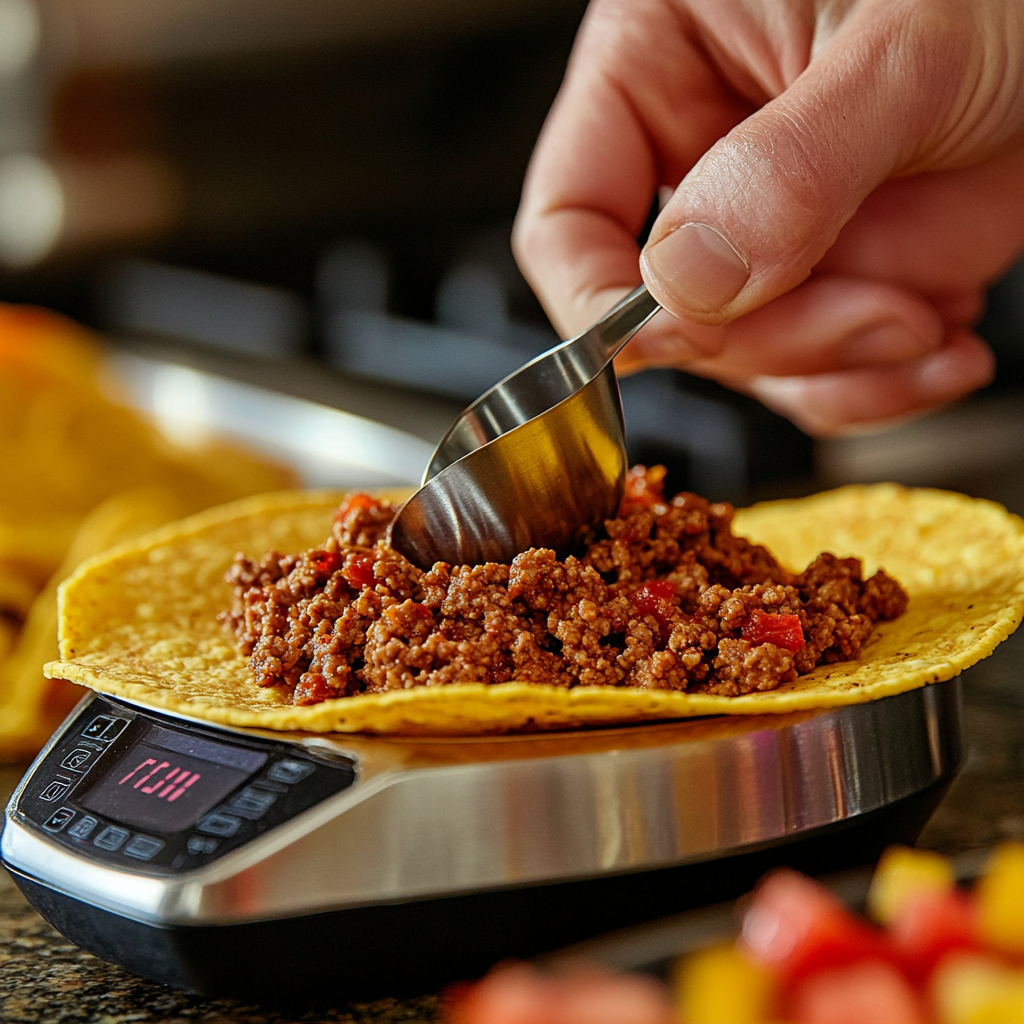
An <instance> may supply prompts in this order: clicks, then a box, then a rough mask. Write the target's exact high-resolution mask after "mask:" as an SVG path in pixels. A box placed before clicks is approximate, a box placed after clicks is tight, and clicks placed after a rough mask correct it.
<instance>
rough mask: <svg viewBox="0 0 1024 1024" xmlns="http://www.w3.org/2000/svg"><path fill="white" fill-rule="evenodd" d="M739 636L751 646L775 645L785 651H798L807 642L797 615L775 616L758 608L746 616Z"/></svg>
mask: <svg viewBox="0 0 1024 1024" xmlns="http://www.w3.org/2000/svg"><path fill="white" fill-rule="evenodd" d="M740 634H741V635H742V637H743V639H744V640H749V641H750V642H751V643H752V644H755V645H756V644H775V646H776V647H784V648H785V649H786V650H787V651H799V650H800V648H801V647H803V646H804V644H805V643H806V642H807V641H806V640H805V639H804V631H803V629H802V627H801V626H800V616H799V615H776V614H773V613H771V612H766V611H762V610H761V609H760V608H755V609H754V610H753V611H752V612H751V613H750V614H749V615H748V616H747V619H746V621H745V622H744V623H743V625H742V627H741V628H740Z"/></svg>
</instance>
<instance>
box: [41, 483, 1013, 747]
mask: <svg viewBox="0 0 1024 1024" xmlns="http://www.w3.org/2000/svg"><path fill="white" fill-rule="evenodd" d="M390 496H392V497H394V494H393V492H392V494H391V495H390ZM340 499H341V495H340V494H333V493H323V492H320V493H284V494H277V495H266V496H263V497H259V498H253V499H246V500H243V501H240V502H237V503H235V504H233V505H229V506H225V507H223V508H219V509H213V510H211V511H209V512H205V513H201V514H199V515H197V516H193V517H192V518H190V519H186V520H184V521H183V522H181V523H177V524H173V525H171V526H169V527H166V528H164V529H162V530H159V531H157V532H155V533H152V534H150V535H149V536H148V537H146V538H143V539H142V540H140V541H138V542H136V543H134V544H130V545H126V546H123V547H120V548H118V549H116V550H114V551H111V552H108V553H107V554H105V555H102V556H100V557H98V558H95V559H93V560H91V561H89V562H86V563H85V564H84V565H82V566H81V567H80V568H79V569H78V570H77V572H75V574H74V575H73V576H72V577H71V578H70V579H68V580H67V581H66V582H65V583H64V584H63V585H62V587H61V590H60V657H61V660H60V661H55V662H51V663H50V664H49V665H47V666H46V673H47V675H49V676H51V677H60V678H63V679H69V680H72V681H74V682H76V683H82V684H84V685H86V686H91V687H93V688H94V689H97V690H100V691H102V692H104V693H109V694H113V695H116V696H120V697H124V698H127V699H128V700H131V701H134V702H137V703H140V704H145V705H148V706H150V707H153V708H158V709H162V710H167V711H171V712H180V713H184V714H187V715H190V716H193V717H197V718H202V719H206V720H208V721H211V722H219V723H224V724H229V725H238V726H258V727H262V728H269V729H288V730H291V729H302V730H309V731H313V732H370V733H404V734H420V735H471V734H480V733H493V732H506V731H511V730H517V729H524V728H526V729H530V728H544V729H553V728H565V727H569V728H572V727H578V726H581V725H605V724H610V723H623V722H635V721H643V720H650V719H668V718H684V717H689V716H694V715H718V714H729V715H750V714H764V713H784V712H791V711H800V710H807V709H811V708H820V707H831V706H835V705H838V704H852V703H859V702H863V701H868V700H875V699H877V698H879V697H887V696H890V695H892V694H896V693H902V692H903V691H905V690H910V689H914V688H915V687H920V686H925V685H926V684H928V683H935V682H939V681H940V680H943V679H949V678H950V677H952V676H955V675H956V674H957V673H959V672H961V671H962V670H963V669H965V668H967V667H968V666H970V665H973V664H974V663H975V662H976V661H978V660H979V659H981V658H984V657H985V656H986V655H988V654H991V653H992V651H993V650H994V649H995V647H996V645H997V644H998V643H999V642H1000V641H1001V640H1004V639H1005V638H1006V637H1007V636H1009V634H1010V633H1011V632H1013V630H1014V629H1016V627H1017V625H1018V624H1019V623H1020V620H1021V615H1022V611H1024V521H1022V520H1020V519H1019V518H1018V517H1016V516H1013V515H1010V514H1009V513H1008V512H1007V511H1006V510H1005V509H1004V508H1002V507H1001V506H999V505H996V504H994V503H992V502H988V501H981V500H976V499H972V498H968V497H965V496H963V495H960V494H952V493H949V492H945V491H937V490H925V489H907V488H903V487H900V486H897V485H895V484H879V485H873V486H850V487H844V488H841V489H839V490H835V491H830V492H827V493H824V494H819V495H816V496H814V497H810V498H801V499H797V500H793V501H778V502H767V503H764V504H761V505H755V506H754V507H753V508H750V509H746V510H742V511H740V512H739V513H738V514H737V517H736V521H735V527H734V532H736V533H737V534H741V535H743V536H746V537H749V538H751V539H752V540H755V541H758V542H760V543H762V544H765V545H766V546H767V547H768V548H769V550H771V551H773V552H774V553H775V554H776V556H777V557H778V558H779V559H780V561H781V562H782V563H783V564H784V565H787V566H788V567H789V568H791V569H794V570H798V569H802V568H803V567H804V566H805V565H806V564H807V563H808V562H810V561H811V560H812V559H813V558H814V557H815V556H817V555H818V554H819V552H821V551H832V552H834V553H835V554H836V555H839V556H844V557H845V556H850V555H855V556H857V557H859V558H861V559H862V560H863V562H864V569H865V573H866V574H870V573H873V572H874V571H875V570H876V569H878V568H879V567H884V568H885V570H886V571H887V572H888V573H890V574H891V575H893V576H895V577H896V578H897V579H898V580H899V581H900V582H901V583H902V584H903V586H904V587H905V588H906V590H907V592H908V593H909V595H910V604H909V607H908V610H907V612H906V614H904V615H903V616H901V617H900V618H899V619H896V620H895V621H892V622H883V623H880V624H879V625H878V627H877V628H876V631H875V632H874V633H873V634H872V636H871V638H870V639H869V641H868V643H867V644H866V646H865V649H864V651H863V652H862V656H861V658H860V659H859V660H857V661H852V662H842V663H839V664H835V665H825V666H821V667H819V668H817V669H816V670H815V671H813V672H812V673H810V674H809V675H806V676H802V677H800V678H799V679H798V680H797V681H795V682H793V683H786V684H784V685H783V686H781V687H779V688H778V689H777V690H773V691H770V692H766V693H752V694H749V695H747V696H743V697H721V696H714V695H710V694H687V693H678V692H669V691H663V690H638V689H630V688H625V687H621V688H613V687H575V688H573V689H563V688H561V687H555V686H538V685H535V684H527V683H517V682H509V683H500V684H496V685H492V686H487V685H484V684H479V683H473V684H455V685H450V686H439V687H424V686H418V687H414V688H412V689H408V690H400V691H390V692H387V693H380V694H367V695H361V696H355V697H343V698H339V699H334V700H328V701H325V702H324V703H322V704H316V705H312V706H308V707H296V706H294V705H292V704H289V703H287V699H288V698H287V695H286V694H284V693H282V692H280V691H279V690H278V689H260V688H259V687H257V686H256V685H255V684H254V683H253V682H252V679H251V677H250V674H249V670H248V667H247V665H246V661H245V659H244V658H243V657H242V656H241V655H240V654H239V653H238V651H237V649H236V647H235V643H234V638H233V636H232V635H231V634H230V633H229V632H228V630H227V629H226V627H225V626H224V625H222V623H221V622H219V621H218V618H217V616H218V613H219V612H221V611H223V610H224V609H226V608H227V607H228V605H229V603H230V590H229V588H228V586H227V584H225V583H224V582H223V576H224V572H225V570H226V569H227V568H228V566H229V565H230V563H231V560H232V556H233V555H234V553H235V552H236V551H239V550H240V551H244V552H246V553H247V554H248V555H249V556H250V557H259V556H260V555H262V554H263V553H264V552H265V551H267V550H269V549H271V548H273V549H276V550H278V551H281V552H298V551H301V550H304V549H306V548H309V547H314V546H318V545H320V544H322V543H323V541H324V539H325V538H326V537H327V536H328V535H329V533H330V518H331V513H332V512H333V510H334V509H335V508H336V507H337V505H338V503H339V501H340Z"/></svg>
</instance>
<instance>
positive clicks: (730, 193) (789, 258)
mask: <svg viewBox="0 0 1024 1024" xmlns="http://www.w3.org/2000/svg"><path fill="white" fill-rule="evenodd" d="M871 6H873V7H875V8H876V9H875V11H874V14H875V18H874V19H864V18H861V19H858V20H859V22H860V26H859V27H855V26H853V25H848V26H846V27H845V29H844V30H841V34H840V35H838V36H836V37H834V38H833V39H832V40H831V41H830V42H829V43H828V44H827V45H826V46H825V47H824V48H823V49H822V50H821V51H820V52H819V53H817V54H816V56H815V57H814V59H813V61H812V62H811V63H810V65H808V67H807V68H806V69H805V70H804V71H803V73H802V74H801V75H800V76H799V77H798V78H797V79H796V80H795V81H794V82H793V84H792V85H791V86H789V88H787V89H786V90H785V91H784V92H783V93H781V94H780V95H779V96H778V97H777V98H776V99H774V100H772V101H771V102H769V103H767V104H766V105H765V106H764V107H762V108H761V109H760V110H758V111H757V112H756V113H754V114H753V115H751V116H750V117H749V118H747V119H746V120H745V121H743V122H742V123H741V124H739V125H738V126H737V127H736V128H734V129H733V130H732V131H731V132H730V133H729V134H728V135H727V136H725V137H724V138H722V139H720V140H719V141H718V142H717V143H716V144H715V145H714V146H713V147H712V148H711V149H710V150H708V151H707V153H705V154H704V156H703V157H702V158H701V159H700V161H699V162H698V163H697V164H696V165H695V166H694V167H693V169H692V170H691V171H690V173H689V174H688V175H687V176H686V177H685V178H684V179H683V181H682V183H681V184H680V185H679V187H678V188H677V189H676V191H675V193H674V195H673V196H672V197H671V199H670V200H669V201H668V203H667V204H666V205H665V208H664V209H663V210H662V212H661V214H660V216H659V217H658V220H657V221H656V222H655V225H654V228H653V230H652V231H651V235H650V240H649V241H648V244H647V246H646V247H645V249H644V252H643V254H642V256H641V271H642V273H643V276H644V280H645V281H646V282H647V284H648V286H649V288H650V290H651V292H652V293H653V294H654V296H655V297H656V298H657V299H658V301H659V302H661V304H662V305H664V306H665V307H666V308H667V309H668V310H669V311H670V312H672V313H675V314H676V315H677V316H680V317H683V318H685V319H689V320H692V321H696V322H698V323H708V324H714V323H721V322H723V321H726V320H731V319H733V318H735V317H737V316H740V315H741V314H743V313H747V312H749V311H751V310H752V309H756V308H757V307H758V306H761V305H764V304H765V303H766V302H768V301H770V300H771V299H773V298H776V297H777V296H779V295H781V294H783V293H784V292H787V291H789V290H790V289H792V288H794V287H795V286H796V285H798V284H799V283H800V282H801V281H803V280H804V279H805V278H806V277H807V276H808V275H809V274H810V272H811V269H812V267H813V266H814V265H815V264H816V263H817V262H818V261H819V260H820V259H821V257H822V256H823V255H824V254H825V252H826V251H827V250H828V249H829V248H830V247H831V245H832V244H833V242H834V241H835V239H836V236H837V235H838V234H839V231H840V229H841V228H842V227H843V225H844V224H845V223H846V222H847V221H848V220H849V219H850V218H851V217H852V216H853V214H854V213H855V212H856V210H857V208H858V207H859V206H860V204H861V203H862V202H863V200H864V199H865V198H866V197H867V196H868V195H869V194H870V193H871V192H872V191H873V190H874V189H875V188H876V186H878V185H879V184H880V183H881V182H882V181H884V180H885V179H886V178H888V177H890V176H891V175H892V174H893V173H895V172H897V171H899V170H901V169H905V168H908V167H912V166H913V164H914V163H915V161H918V160H919V157H918V153H919V152H920V151H921V150H922V149H923V148H924V146H925V144H926V140H925V138H924V136H925V135H926V134H928V133H929V132H930V131H932V130H933V128H934V126H935V125H936V121H937V120H941V119H942V112H943V106H944V104H948V105H951V104H952V96H951V94H950V88H951V86H950V82H951V81H952V82H953V83H955V82H956V80H957V78H958V76H957V75H956V73H955V71H954V70H953V69H952V68H951V67H950V64H949V63H943V62H937V61H934V60H930V61H926V60H923V59H919V58H920V53H919V52H918V50H917V47H919V46H920V47H929V46H934V44H935V40H934V39H932V38H927V37H926V38H924V39H918V40H916V41H915V40H914V39H913V38H912V37H913V32H910V31H908V30H907V26H905V25H904V26H893V24H892V18H891V17H890V18H889V19H885V20H888V21H889V23H888V24H886V23H885V20H883V19H881V17H879V12H878V11H877V5H871ZM894 6H895V7H896V8H899V7H901V6H902V5H894ZM890 10H891V9H890ZM864 13H869V12H864ZM896 28H898V29H900V31H898V32H896V33H895V38H898V39H901V41H902V46H901V50H900V53H894V52H893V47H892V39H893V38H894V36H893V33H894V29H896ZM962 31H963V30H962V29H961V32H962ZM963 34H964V35H967V33H963ZM908 35H909V36H911V39H910V40H909V42H908ZM925 35H927V33H925ZM946 42H947V45H946V46H945V47H944V49H945V50H947V51H948V50H949V49H950V48H951V47H950V46H949V45H948V43H949V41H948V40H947V41H946ZM908 48H909V52H907V51H908ZM954 63H955V62H954ZM935 67H938V68H939V71H940V72H941V73H940V74H936V72H935V71H934V70H932V69H934V68H935ZM932 79H934V81H933V80H932ZM943 94H945V96H943ZM937 112H938V116H937ZM913 169H917V168H916V167H915V168H913Z"/></svg>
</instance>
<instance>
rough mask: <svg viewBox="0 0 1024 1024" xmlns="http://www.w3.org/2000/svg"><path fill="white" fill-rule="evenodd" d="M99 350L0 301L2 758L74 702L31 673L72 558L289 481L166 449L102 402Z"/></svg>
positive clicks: (222, 456)
mask: <svg viewBox="0 0 1024 1024" xmlns="http://www.w3.org/2000/svg"><path fill="white" fill-rule="evenodd" d="M102 352H103V349H102V346H101V345H100V344H98V341H97V339H96V338H95V337H94V336H93V335H92V334H91V333H90V332H89V331H86V330H85V329H84V328H82V327H79V326H78V325H77V324H74V323H72V322H71V321H69V320H66V319H64V318H63V317H59V316H57V315H55V314H53V313H49V312H47V311H45V310H40V309H29V308H25V307H19V306H10V305H5V304H3V303H0V623H2V628H0V761H4V760H15V759H22V758H27V757H30V756H31V755H32V754H34V753H35V752H36V751H37V750H38V749H39V747H40V746H41V745H42V743H43V742H45V740H46V739H47V737H48V736H49V734H50V732H52V730H53V729H54V727H55V726H56V725H57V724H58V723H59V722H60V720H61V719H62V718H63V716H64V715H65V714H66V713H67V711H68V710H69V708H70V707H71V706H72V705H73V704H74V702H75V701H76V700H77V699H78V696H79V695H80V692H81V691H80V690H79V689H78V688H77V687H74V686H72V685H71V684H70V683H65V682H63V681H62V680H47V679H44V678H43V674H42V666H43V664H44V662H46V661H50V660H52V659H53V658H54V657H55V656H56V650H57V648H56V614H57V613H56V603H55V593H56V588H57V584H58V583H59V582H60V581H61V579H63V578H64V577H65V576H66V575H68V574H69V573H70V572H71V571H73V570H74V568H75V566H76V565H77V564H78V562H79V561H81V559H83V558H86V557H89V556H91V555H94V554H99V553H100V552H101V551H102V550H104V548H107V547H110V546H112V545H114V544H117V543H120V542H121V541H124V540H129V539H132V538H133V537H135V536H138V535H139V534H140V533H141V532H145V531H147V530H150V529H153V528H154V527H156V526H160V525H162V524H163V523H166V522H168V521H170V520H172V519H175V518H179V517H181V516H184V515H189V514H191V513H193V512H198V511H200V510H202V509H204V508H208V507H210V506H211V505H217V504H221V503H222V502H226V501H232V500H234V499H236V498H241V497H244V496H245V495H248V494H256V493H259V492H261V491H274V490H279V489H281V488H284V487H290V486H293V485H294V483H295V480H294V476H293V474H292V473H291V472H290V471H289V470H288V469H286V468H285V467H283V466H278V465H275V464H273V463H271V462H269V461H268V460H266V459H264V458H261V457H260V456H258V455H254V454H253V453H251V452H247V451H245V450H244V449H242V448H240V447H238V446H237V445H233V444H229V443H224V442H219V441H214V442H211V443H206V444H202V445H199V446H196V447H188V448H186V447H182V446H180V445H177V444H174V443H172V442H171V441H170V440H168V439H167V438H166V437H164V436H163V435H162V434H161V433H160V431H159V430H158V429H157V428H156V427H155V426H154V425H153V424H151V423H149V422H148V421H147V420H146V419H145V418H144V417H142V416H140V415H139V414H138V413H136V412H135V411H133V410H132V409H130V408H127V407H126V406H124V405H120V404H118V403H117V402H116V401H112V400H111V399H110V398H108V397H107V396H106V394H105V393H104V392H103V390H102V389H101V387H100V380H99V376H98V370H99V367H100V359H101V355H102Z"/></svg>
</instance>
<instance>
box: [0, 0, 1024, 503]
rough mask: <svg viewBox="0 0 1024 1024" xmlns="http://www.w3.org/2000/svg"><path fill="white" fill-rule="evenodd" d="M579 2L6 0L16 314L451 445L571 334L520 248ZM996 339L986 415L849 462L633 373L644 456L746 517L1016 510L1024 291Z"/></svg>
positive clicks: (992, 312) (696, 384)
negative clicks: (504, 380) (881, 489)
mask: <svg viewBox="0 0 1024 1024" xmlns="http://www.w3.org/2000/svg"><path fill="white" fill-rule="evenodd" d="M583 8H584V4H583V3H582V2H581V0H375V2H373V3H368V2H349V3H338V2H336V0H147V2H146V3H137V2H135V0H0V301H7V302H15V303H34V304H39V305H42V306H46V307H49V308H51V309H54V310H57V311H59V312H62V313H65V314H67V315H69V316H71V317H73V318H75V319H77V320H79V321H80V322H82V323H85V324H87V325H89V326H92V327H95V328H98V329H99V330H101V331H102V332H104V333H105V334H106V335H107V336H108V337H109V338H111V339H112V340H113V341H114V343H115V344H116V345H117V346H118V347H119V348H121V349H123V350H124V351H127V352H131V353H135V354H136V355H141V356H145V357H150V358H154V357H155V358H159V359H163V360H171V361H173V362H177V363H180V364H182V365H185V366H191V367H193V368H198V369H202V370H208V371H212V372H215V373H218V374H221V375H226V376H229V377H233V378H235V379H237V380H241V381H245V382H248V383H254V384H260V385H264V386H272V387H273V388H275V389H276V390H279V391H283V392H285V393H289V394H292V395H296V396H300V397H306V398H312V399H314V400H316V401H319V402H323V403H325V404H328V405H334V406H336V407H340V408H343V409H346V410H348V411H350V412H354V413H357V414H361V415H366V416H370V417H372V418H374V419H377V420H381V421H383V422H385V423H388V424H389V425H390V426H393V427H398V428H399V429H402V430H406V431H409V432H410V433H412V434H414V435H416V436H418V437H420V438H421V439H423V440H425V441H427V442H432V441H434V440H436V439H437V438H438V437H439V436H440V434H441V432H442V431H443V429H444V426H445V425H446V424H447V422H448V421H449V420H450V418H451V417H452V415H454V413H455V412H457V411H458V409H459V408H461V407H462V406H463V405H464V404H465V403H466V402H467V401H468V400H470V399H472V398H473V397H475V396H476V395H477V394H479V393H480V392H481V391H482V390H484V389H485V388H486V387H488V386H489V385H490V384H492V383H494V382H495V381H497V380H498V379H500V378H501V377H502V376H504V375H505V374H506V373H508V372H509V371H511V370H512V369H514V368H515V367H516V366H518V365H519V364H521V363H522V362H524V361H525V360H526V359H527V358H529V357H530V356H532V355H534V354H536V353H537V352H540V351H542V350H543V349H544V348H546V347H548V346H549V345H550V344H551V343H553V342H554V341H555V340H556V339H555V336H554V333H553V332H552V330H551V328H550V326H549V325H548V324H547V322H546V320H545V318H544V316H543V314H542V312H541V310H540V308H539V306H538V305H537V303H536V301H535V300H534V299H533V297H532V296H531V294H530V292H529V289H528V288H527V287H526V285H525V283H524V281H523V280H522V278H521V277H520V275H519V274H518V272H517V270H516V268H515V264H514V262H513V260H512V257H511V253H510V250H509V244H508V235H509V230H510V226H511V222H512V217H513V214H514V212H515V208H516V204H517V201H518V196H519V190H520V185H521V181H522V177H523V173H524V170H525V167H526V164H527V160H528V158H529V154H530V151H531V148H532V145H533V142H534V140H535V138H536V136H537V133H538V131H539V129H540V126H541V123H542V121H543V118H544V115H545V113H546V111H547V108H548V106H549V105H550V103H551V100H552V98H553V97H554V94H555V92H556V90H557V88H558V84H559V82H560V79H561V77H562V73H563V70H564V66H565V62H566V58H567V56H568V53H569V49H570V46H571V43H572V39H573V36H574V34H575V31H576V28H577V25H578V23H579V20H580V18H581V16H582V13H583ZM983 333H984V334H985V335H986V336H987V337H988V339H989V340H990V341H991V342H992V344H993V345H994V346H995V347H996V349H997V352H998V355H999V375H998V379H997V381H996V383H995V384H994V385H993V386H992V387H991V388H989V389H988V390H987V392H986V393H985V394H983V395H980V396H978V397H977V398H975V399H972V400H971V401H969V402H967V403H965V404H963V405H961V406H959V407H957V408H956V409H953V410H948V411H945V412H943V413H940V414H938V415H937V416H933V417H930V418H929V419H928V420H925V421H921V422H919V423H917V424H914V425H910V426H907V427H904V428H902V429H900V430H897V431H894V432H889V433H886V434H873V435H865V436H862V437H857V438H848V439H844V440H841V441H830V442H824V443H813V442H812V441H811V440H810V439H809V438H807V437H805V436H804V435H803V434H801V433H800V432H799V431H798V430H796V429H795V428H794V427H792V426H791V425H790V424H789V423H788V422H786V421H784V420H781V419H779V418H778V417H775V416H773V415H772V414H770V413H768V412H767V411H765V410H764V409H762V408H761V407H760V406H759V405H757V404H756V403H754V402H751V401H748V400H746V399H743V398H741V397H739V396H736V395H733V394H731V393H730V392H727V391H726V390H724V389H722V388H719V387H718V386H716V385H713V384H710V383H708V382H705V381H701V380H698V379H695V378H691V377H687V376H686V375H684V374H681V373H673V372H667V371H664V372H648V373H645V374H641V375H639V376H636V377H631V378H629V379H626V380H624V381H623V385H622V390H623V399H624V404H625V409H626V420H627V430H628V433H629V439H630V445H631V448H632V451H631V455H632V457H633V458H634V459H636V460H639V461H646V462H652V461H660V462H664V463H665V464H666V465H667V466H668V467H669V470H670V478H669V483H670V486H673V487H677V488H678V487H688V488H693V489H695V490H699V491H702V492H704V493H706V494H707V495H708V496H710V497H713V498H728V499H731V500H734V501H740V502H742V501H747V500H749V499H751V498H758V497H764V496H771V495H778V494H793V493H800V492H803V491H807V490H811V489H814V488H817V487H820V486H823V485H825V486H827V485H833V484H836V483H841V482H844V481H847V480H871V479H897V480H902V481H905V482H907V483H928V484H938V485H942V486H953V487H959V488H961V489H965V490H968V491H973V492H975V493H987V494H992V495H993V496H995V497H999V498H1001V499H1002V500H1005V501H1007V502H1008V503H1009V504H1011V505H1012V506H1013V505H1015V506H1017V507H1024V494H1022V495H1020V496H1018V494H1017V491H1016V487H1017V486H1018V484H1017V478H1018V476H1019V473H1018V472H1017V468H1018V466H1019V465H1020V456H1021V452H1022V448H1024V401H1022V400H1021V389H1022V387H1024V267H1021V266H1018V267H1017V268H1015V270H1014V271H1013V272H1012V273H1011V274H1010V275H1009V276H1008V277H1007V278H1006V279H1005V280H1004V281H1002V282H1000V283H999V284H998V285H997V286H996V287H995V289H994V290H993V293H992V296H991V302H990V306H989V312H988V314H987V316H986V319H985V323H984V325H983ZM172 397H173V396H172ZM179 398H181V396H179ZM185 398H187V395H186V396H185ZM181 400H184V399H181Z"/></svg>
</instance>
